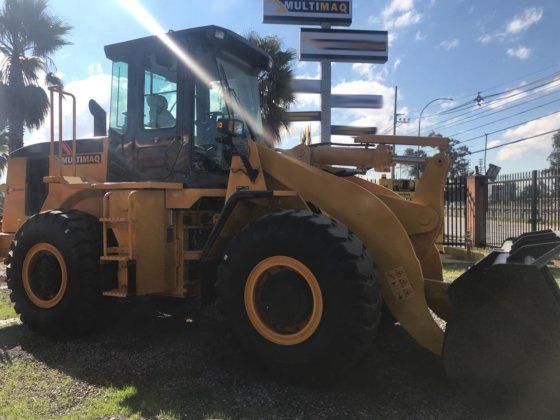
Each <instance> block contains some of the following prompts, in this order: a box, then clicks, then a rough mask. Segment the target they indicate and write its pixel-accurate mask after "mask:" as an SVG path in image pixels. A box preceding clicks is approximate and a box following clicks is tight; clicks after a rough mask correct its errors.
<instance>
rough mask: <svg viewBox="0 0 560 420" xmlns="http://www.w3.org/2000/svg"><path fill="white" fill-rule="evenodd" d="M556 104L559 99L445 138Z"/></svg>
mask: <svg viewBox="0 0 560 420" xmlns="http://www.w3.org/2000/svg"><path fill="white" fill-rule="evenodd" d="M556 102H560V99H555V100H553V101H550V102H547V103H545V104H542V105H539V106H535V107H533V108H529V109H526V110H525V111H521V112H517V113H515V114H512V115H508V116H507V117H503V118H499V119H497V120H494V121H490V122H489V123H486V124H482V125H479V126H477V127H474V128H469V129H467V130H463V131H459V132H458V133H454V134H451V135H449V136H447V137H455V136H459V135H461V134H465V133H468V132H471V131H474V130H478V129H479V128H481V127H486V126H488V125H492V124H496V123H497V122H500V121H505V120H508V119H510V118H512V117H517V116H518V115H522V114H526V113H527V112H530V111H534V110H535V109H539V108H542V107H545V106H547V105H550V104H553V103H556Z"/></svg>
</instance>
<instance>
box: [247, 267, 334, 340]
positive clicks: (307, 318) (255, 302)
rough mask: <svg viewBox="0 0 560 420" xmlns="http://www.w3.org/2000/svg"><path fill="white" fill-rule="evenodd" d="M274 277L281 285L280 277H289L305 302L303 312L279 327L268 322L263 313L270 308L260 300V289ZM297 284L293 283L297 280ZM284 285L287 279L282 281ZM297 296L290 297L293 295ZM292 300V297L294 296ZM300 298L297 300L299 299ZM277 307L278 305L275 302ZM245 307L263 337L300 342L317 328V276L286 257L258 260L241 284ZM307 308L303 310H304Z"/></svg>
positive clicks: (320, 304) (319, 309)
mask: <svg viewBox="0 0 560 420" xmlns="http://www.w3.org/2000/svg"><path fill="white" fill-rule="evenodd" d="M278 274H280V275H281V276H284V277H280V278H279V279H280V280H279V281H280V283H279V281H278V277H277V280H276V283H277V284H279V287H283V285H282V281H283V280H282V279H283V278H286V276H288V277H289V284H291V285H296V287H297V288H299V290H300V295H302V294H303V295H305V297H306V298H307V299H304V300H305V301H306V302H307V305H305V304H304V305H303V306H304V308H303V310H304V313H303V314H300V315H301V316H300V319H298V321H297V322H296V321H294V322H292V323H291V324H290V323H289V322H288V324H290V325H287V326H286V325H283V326H281V327H279V325H278V324H277V323H274V322H271V319H270V316H269V314H268V313H267V311H268V310H270V307H269V306H268V305H267V304H266V303H264V302H263V301H262V298H263V288H264V287H266V282H267V281H269V279H270V278H271V276H275V275H276V276H277V275H278ZM298 282H299V284H296V283H298ZM285 285H288V281H286V282H285ZM296 297H297V296H294V298H296ZM294 300H295V299H294ZM300 300H301V299H298V301H300ZM283 303H285V304H290V303H293V302H289V299H286V300H284V302H283ZM276 306H278V305H276ZM245 309H246V310H247V315H248V316H249V320H250V321H251V324H252V325H253V327H254V328H255V329H256V330H257V331H258V332H259V334H260V335H262V336H263V337H264V338H266V339H267V340H268V341H271V342H273V343H275V344H280V345H284V346H293V345H296V344H300V343H303V342H304V341H306V340H307V339H308V338H309V337H311V336H312V335H313V333H314V332H315V331H316V330H317V328H318V327H319V323H320V322H321V317H322V315H323V295H322V293H321V288H320V287H319V283H318V282H317V279H316V278H315V276H314V275H313V273H312V272H311V270H310V269H309V268H307V266H306V265H305V264H303V263H301V262H300V261H298V260H296V259H294V258H291V257H286V256H274V257H269V258H266V259H265V260H262V261H261V262H260V263H259V264H257V265H256V266H255V268H253V270H252V271H251V273H250V274H249V277H248V278H247V283H246V284H245ZM305 311H307V312H305Z"/></svg>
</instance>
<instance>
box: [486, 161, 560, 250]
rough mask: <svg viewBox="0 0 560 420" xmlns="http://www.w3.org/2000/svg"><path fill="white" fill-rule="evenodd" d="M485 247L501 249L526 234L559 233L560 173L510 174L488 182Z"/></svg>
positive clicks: (545, 171)
mask: <svg viewBox="0 0 560 420" xmlns="http://www.w3.org/2000/svg"><path fill="white" fill-rule="evenodd" d="M484 223H485V228H486V243H487V245H488V246H493V247H496V246H501V245H502V243H503V242H504V241H505V240H506V239H508V238H511V237H515V236H519V235H520V234H522V233H525V232H536V231H538V230H544V229H552V230H560V173H559V172H558V171H552V170H543V171H532V172H523V173H517V174H508V175H502V176H499V177H498V178H497V179H496V180H495V181H489V182H488V200H487V205H486V212H485V222H484Z"/></svg>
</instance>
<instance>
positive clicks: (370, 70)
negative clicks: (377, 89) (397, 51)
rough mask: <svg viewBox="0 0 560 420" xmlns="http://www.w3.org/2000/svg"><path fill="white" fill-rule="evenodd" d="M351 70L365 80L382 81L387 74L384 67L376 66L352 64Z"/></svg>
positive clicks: (387, 70)
mask: <svg viewBox="0 0 560 420" xmlns="http://www.w3.org/2000/svg"><path fill="white" fill-rule="evenodd" d="M399 61H400V60H399ZM352 70H353V71H354V72H355V73H357V74H359V75H360V76H361V77H365V78H366V79H367V80H377V81H383V80H385V78H386V77H387V75H388V74H389V68H388V66H386V65H385V66H376V65H374V64H366V63H354V64H352ZM376 70H379V71H376Z"/></svg>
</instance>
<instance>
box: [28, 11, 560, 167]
mask: <svg viewBox="0 0 560 420" xmlns="http://www.w3.org/2000/svg"><path fill="white" fill-rule="evenodd" d="M140 1H141V3H142V4H143V5H144V6H145V8H146V9H147V10H148V11H149V12H150V13H151V14H152V15H153V16H154V17H155V18H156V19H157V20H158V21H159V23H160V24H161V26H163V27H164V28H169V29H175V30H178V29H183V28H188V27H194V26H202V25H208V24H216V25H221V26H224V27H227V28H229V29H232V30H234V31H236V32H238V33H240V34H246V33H248V32H249V31H252V30H254V31H257V32H259V33H260V34H263V35H268V34H276V35H278V36H280V37H281V38H282V39H283V41H284V45H285V46H286V47H291V48H294V49H296V50H297V49H298V48H299V27H298V26H292V25H264V24H262V23H261V21H262V0H205V1H195V0H165V1H163V0H140ZM50 8H51V11H52V13H53V14H55V15H58V16H60V17H62V18H63V19H64V20H65V21H66V22H68V23H69V24H71V25H72V26H74V29H73V31H72V34H71V40H72V42H73V45H70V46H67V47H65V48H64V49H62V50H60V52H59V53H57V55H56V57H55V61H56V63H57V66H58V70H59V72H61V74H62V75H63V78H64V81H65V83H66V86H67V88H68V90H70V91H72V92H73V93H75V94H77V95H78V96H79V98H80V99H79V101H78V118H79V124H78V130H79V134H82V135H88V134H90V132H91V126H92V123H91V118H90V117H89V114H88V112H87V100H89V98H91V97H93V98H95V99H97V100H98V101H99V102H100V103H101V104H103V105H104V106H105V108H106V109H108V106H107V105H108V100H109V80H110V71H111V66H110V62H109V61H108V60H107V59H106V58H105V56H104V52H103V46H104V45H106V44H110V43H114V42H119V41H124V40H129V39H134V38H138V37H141V36H145V35H147V30H146V29H145V28H144V27H143V26H141V25H140V24H139V23H138V22H137V21H136V20H134V18H133V17H131V16H130V15H129V14H128V13H127V12H126V11H125V9H124V8H122V6H121V5H120V4H119V3H118V2H117V1H116V0H97V1H95V2H89V1H88V2H86V1H83V2H82V1H79V2H78V1H69V0H51V1H50ZM558 22H560V2H559V1H558V0H540V1H539V0H484V1H483V0H474V1H468V0H367V1H366V0H354V20H353V24H352V26H351V29H387V30H389V33H390V38H391V43H390V48H389V61H388V62H387V64H385V65H376V66H373V65H367V64H356V65H351V64H335V65H334V68H333V90H334V91H335V92H337V93H371V94H381V95H384V99H385V107H384V108H383V109H381V110H337V111H335V112H334V113H333V123H340V124H355V125H375V126H378V127H379V128H380V129H381V130H383V129H385V128H386V127H389V126H390V124H391V120H392V103H393V87H394V86H395V85H398V86H399V98H398V99H399V112H400V113H403V114H405V116H406V117H408V118H410V123H408V124H401V125H399V128H398V131H399V133H401V134H415V133H416V132H417V119H415V118H416V117H417V116H418V114H419V111H420V109H421V108H422V107H423V106H424V105H425V104H426V103H428V102H429V101H431V100H432V99H435V98H438V97H451V98H454V99H455V102H454V103H443V102H441V103H436V104H434V105H433V106H432V107H430V108H429V109H428V110H427V111H426V112H425V115H428V116H429V115H430V114H434V113H438V112H441V111H444V110H445V109H447V108H449V107H453V106H457V105H461V104H463V103H466V102H468V101H473V100H474V98H475V97H476V96H477V92H479V91H482V96H483V97H484V96H486V95H489V94H492V93H499V92H502V91H505V90H510V89H518V90H515V91H513V92H510V93H509V94H506V96H511V95H512V93H513V95H515V96H513V97H512V98H510V99H508V98H506V99H503V100H500V101H497V102H494V103H492V104H485V102H483V104H485V105H484V106H483V107H482V108H480V109H479V110H477V111H473V112H471V113H469V114H466V116H467V117H470V116H472V117H478V116H479V115H478V114H479V113H481V114H480V116H484V114H482V112H485V113H486V114H488V113H490V111H491V112H496V114H495V115H491V116H488V117H486V118H480V119H476V120H473V121H472V122H471V123H469V124H464V123H463V124H461V121H459V120H452V121H448V122H447V123H445V124H443V125H442V121H444V120H448V119H449V118H451V117H454V116H456V115H458V113H455V114H449V115H445V116H437V117H431V118H426V119H424V120H423V126H425V130H424V133H425V134H426V133H427V132H428V131H429V130H430V129H432V128H435V129H436V130H437V131H440V132H441V133H442V134H444V135H453V134H456V133H459V132H461V131H466V130H471V131H468V132H466V133H463V134H459V135H457V136H456V137H457V138H458V139H459V140H466V139H469V138H472V137H475V136H478V135H482V134H484V133H485V132H490V131H496V130H499V129H501V128H504V127H507V126H509V125H513V124H518V123H522V122H524V121H528V120H530V119H532V118H537V117H539V116H543V115H547V114H551V113H552V112H554V111H560V102H557V103H556V102H555V103H551V104H549V105H544V104H546V103H547V102H551V101H554V100H555V99H560V80H558V81H556V79H555V78H554V76H551V75H553V73H555V72H559V71H560V55H559V54H558V45H557V42H558V41H557V40H558V38H559V34H558V29H557V25H558ZM295 70H296V74H297V75H298V76H299V77H311V78H317V77H319V73H318V65H317V63H296V64H295ZM547 77H548V78H547ZM555 77H559V76H558V75H557V76H555ZM541 78H542V79H543V80H544V82H545V83H546V82H551V83H549V84H547V85H545V86H543V87H542V88H539V89H536V90H532V91H530V92H524V89H526V88H524V87H523V84H524V83H530V82H531V81H534V80H536V79H541ZM545 78H547V79H545ZM530 86H531V85H530ZM496 98H498V99H500V96H497V97H494V99H496ZM487 101H488V100H487ZM473 103H474V102H473ZM525 103H526V104H525ZM514 105H515V107H513V108H512V109H511V110H509V109H508V108H507V107H511V106H514ZM540 105H543V106H541V107H540V108H538V109H535V110H530V108H532V107H536V106H540ZM318 106H319V98H318V97H317V96H314V95H301V96H299V98H298V104H297V105H296V106H295V107H294V110H314V109H318ZM466 110H467V111H471V109H470V108H468V109H466ZM497 111H500V112H497ZM522 111H527V112H525V113H523V114H522V115H519V116H517V117H512V118H506V117H508V116H510V115H511V114H514V113H517V112H522ZM461 113H462V112H461ZM457 118H459V117H457ZM462 118H463V119H464V118H465V117H462ZM498 118H504V121H501V122H496V123H494V124H489V123H492V122H493V121H494V120H496V119H498ZM455 121H457V122H458V124H455V125H453V122H455ZM438 123H439V126H438V125H437V124H438ZM482 124H488V125H486V126H485V127H479V126H480V125H482ZM304 127H305V124H300V125H294V126H293V127H292V128H291V130H290V133H286V136H285V138H284V141H283V145H284V146H286V147H288V146H292V145H294V144H296V143H297V139H298V137H299V135H300V132H301V131H302V130H303V128H304ZM557 127H560V113H559V114H556V115H551V116H549V117H547V118H543V119H541V120H537V121H534V122H531V123H528V124H523V125H520V126H519V127H516V128H513V129H510V130H507V131H502V132H500V133H496V134H494V135H491V136H490V138H489V141H490V144H491V145H497V144H503V143H505V142H507V141H511V140H516V139H519V138H522V137H526V136H529V135H533V134H538V133H541V132H545V131H549V130H552V129H555V128H557ZM312 129H313V136H314V138H318V136H319V128H318V126H316V125H314V126H312ZM46 138H47V137H46V130H45V129H42V130H39V131H38V132H36V133H31V134H30V135H29V136H28V140H29V141H37V140H39V139H46ZM337 140H344V139H337ZM550 144H551V135H548V136H543V137H540V138H537V139H534V140H530V141H527V142H523V143H519V144H517V145H515V146H509V147H504V148H500V149H496V150H495V151H490V152H489V155H488V160H489V162H494V163H497V164H498V165H500V166H502V167H503V168H504V172H515V171H522V170H530V169H538V168H542V167H545V166H547V164H546V157H547V155H548V153H549V152H550ZM468 145H469V146H470V147H471V150H473V151H474V150H479V149H480V148H481V147H483V145H484V139H477V140H474V141H471V142H469V143H468ZM480 157H482V154H477V155H473V158H472V159H473V162H475V163H477V162H478V159H479V158H480Z"/></svg>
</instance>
